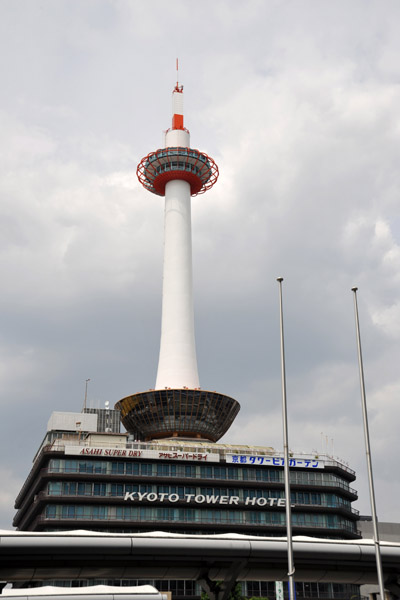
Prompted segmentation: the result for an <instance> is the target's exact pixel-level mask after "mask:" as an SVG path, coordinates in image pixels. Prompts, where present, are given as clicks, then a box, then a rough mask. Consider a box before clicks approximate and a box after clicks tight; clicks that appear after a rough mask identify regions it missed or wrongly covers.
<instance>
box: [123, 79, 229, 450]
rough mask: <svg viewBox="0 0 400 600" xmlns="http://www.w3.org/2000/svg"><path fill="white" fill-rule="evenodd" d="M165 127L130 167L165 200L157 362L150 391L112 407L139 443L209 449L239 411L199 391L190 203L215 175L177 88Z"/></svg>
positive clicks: (218, 396) (219, 396) (214, 395)
mask: <svg viewBox="0 0 400 600" xmlns="http://www.w3.org/2000/svg"><path fill="white" fill-rule="evenodd" d="M172 106H173V109H172V127H171V128H170V129H169V130H168V131H167V132H166V135H165V148H162V149H159V150H156V151H155V152H151V153H150V154H148V155H147V156H145V157H144V158H143V159H142V160H141V161H140V163H139V165H138V167H137V176H138V178H139V181H140V183H141V184H142V185H143V186H144V187H145V188H146V189H147V190H148V191H149V192H152V193H153V194H156V195H158V196H165V231H164V235H165V238H164V275H163V298H162V324H161V343H160V357H159V363H158V372H157V380H156V386H155V389H154V390H148V391H147V392H140V393H137V394H133V395H132V396H127V397H126V398H123V399H122V400H120V401H119V402H117V404H116V408H118V409H119V410H120V411H121V420H122V422H123V424H124V426H125V428H126V429H127V430H128V431H129V432H132V433H133V434H135V435H136V436H137V438H138V439H141V440H146V441H147V440H151V439H157V438H167V437H168V438H171V437H177V438H186V439H193V438H195V439H204V440H209V441H212V442H216V441H217V440H219V438H221V437H222V436H223V435H224V433H225V432H226V431H227V430H228V428H229V427H230V426H231V424H232V422H233V420H234V418H235V417H236V415H237V413H238V412H239V409H240V405H239V403H238V402H237V401H236V400H234V399H233V398H230V397H229V396H225V395H223V394H219V393H217V392H210V391H206V390H202V389H201V388H200V383H199V376H198V369H197V358H196V344H195V334H194V317H193V283H192V233H191V196H197V195H199V194H203V193H204V192H206V191H207V190H209V189H210V188H211V187H212V186H213V185H214V183H215V182H216V181H217V178H218V167H217V165H216V164H215V162H214V161H213V159H212V158H210V157H209V156H207V154H205V153H204V152H200V151H199V150H194V149H192V148H191V147H190V134H189V131H188V130H187V129H186V128H185V127H184V124H183V86H180V85H179V84H178V82H177V84H176V86H175V88H174V90H173V92H172Z"/></svg>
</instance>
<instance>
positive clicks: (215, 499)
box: [206, 496, 219, 504]
mask: <svg viewBox="0 0 400 600" xmlns="http://www.w3.org/2000/svg"><path fill="white" fill-rule="evenodd" d="M218 500H219V496H206V502H208V504H216V503H217V502H218Z"/></svg>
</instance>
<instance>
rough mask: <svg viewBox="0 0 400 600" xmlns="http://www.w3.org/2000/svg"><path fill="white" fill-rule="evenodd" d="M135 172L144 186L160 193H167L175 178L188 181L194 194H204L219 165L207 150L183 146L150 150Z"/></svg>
mask: <svg viewBox="0 0 400 600" xmlns="http://www.w3.org/2000/svg"><path fill="white" fill-rule="evenodd" d="M136 173H137V176H138V179H139V181H140V183H141V184H142V185H143V187H145V188H146V190H148V191H149V192H152V193H153V194H156V195H157V196H164V195H165V186H166V184H167V183H168V181H172V180H176V179H180V180H183V181H187V182H188V183H189V185H190V192H191V195H192V196H198V195H199V194H204V192H206V191H207V190H209V189H210V188H212V186H213V185H214V183H215V182H216V181H217V179H218V175H219V172H218V166H217V164H216V163H215V162H214V160H213V159H212V158H210V157H209V156H207V154H205V152H200V151H199V150H195V149H192V148H184V147H180V146H177V147H168V148H162V149H160V150H156V151H155V152H150V154H148V155H147V156H145V157H144V158H142V160H141V161H140V163H139V165H138V167H137V171H136Z"/></svg>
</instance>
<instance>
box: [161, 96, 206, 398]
mask: <svg viewBox="0 0 400 600" xmlns="http://www.w3.org/2000/svg"><path fill="white" fill-rule="evenodd" d="M175 96H176V97H177V98H175ZM181 98H182V93H179V92H174V94H173V115H174V116H175V115H176V114H177V112H178V111H177V104H178V103H177V101H176V100H177V99H179V100H180V99H181ZM180 101H181V100H180ZM181 107H182V104H181V105H180V106H179V109H181V110H179V109H178V110H179V112H183V110H182V108H181ZM182 125H183V116H182ZM165 146H166V147H167V148H168V147H176V146H179V147H184V148H189V147H190V136H189V133H188V131H186V130H184V129H170V130H169V131H168V132H167V134H166V138H165ZM166 387H167V388H172V389H176V388H184V387H187V388H192V389H193V388H198V387H200V384H199V375H198V370H197V358H196V343H195V335H194V313H193V276H192V225H191V191H190V184H189V183H188V182H187V181H183V180H181V179H175V180H172V181H169V182H168V183H167V184H166V186H165V221H164V273H163V296H162V317H161V342H160V357H159V362H158V372H157V380H156V389H164V388H166Z"/></svg>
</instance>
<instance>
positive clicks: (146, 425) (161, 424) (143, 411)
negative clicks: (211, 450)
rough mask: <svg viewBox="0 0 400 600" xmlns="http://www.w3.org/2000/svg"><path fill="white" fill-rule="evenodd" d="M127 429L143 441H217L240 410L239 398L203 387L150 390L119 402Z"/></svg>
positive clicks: (117, 405) (118, 405)
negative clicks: (170, 439) (163, 439)
mask: <svg viewBox="0 0 400 600" xmlns="http://www.w3.org/2000/svg"><path fill="white" fill-rule="evenodd" d="M115 408H116V409H118V410H120V411H121V421H122V424H123V425H124V427H125V429H126V430H127V431H128V432H129V433H132V434H133V435H135V436H136V437H137V439H140V440H143V441H149V440H152V439H160V438H171V437H174V438H175V437H176V438H186V439H188V438H190V439H198V440H202V439H203V440H208V441H211V442H217V441H218V440H219V439H220V438H221V437H222V436H223V435H224V434H225V433H226V431H227V430H228V429H229V427H230V426H231V424H232V422H233V420H234V419H235V417H236V415H237V414H238V412H239V410H240V404H239V402H237V400H234V399H233V398H230V397H229V396H225V395H223V394H219V393H218V392H210V391H206V390H199V389H185V388H184V389H164V390H148V391H147V392H139V393H138V394H133V395H132V396H126V397H125V398H122V400H119V402H117V403H116V405H115Z"/></svg>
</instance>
